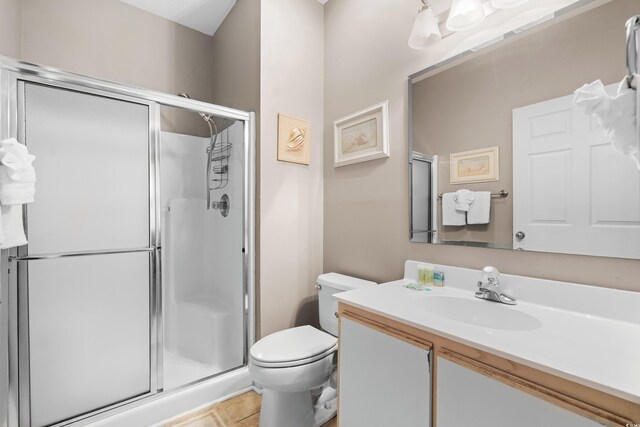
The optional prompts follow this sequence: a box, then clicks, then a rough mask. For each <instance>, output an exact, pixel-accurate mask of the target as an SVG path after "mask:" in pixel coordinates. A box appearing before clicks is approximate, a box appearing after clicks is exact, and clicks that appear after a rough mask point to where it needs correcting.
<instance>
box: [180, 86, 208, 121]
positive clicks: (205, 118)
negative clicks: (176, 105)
mask: <svg viewBox="0 0 640 427" xmlns="http://www.w3.org/2000/svg"><path fill="white" fill-rule="evenodd" d="M178 96H181V97H183V98H187V99H191V97H190V96H189V94H188V93H184V92H182V93H179V94H178ZM198 114H199V115H200V117H202V118H203V119H204V120H205V121H206V122H209V121H210V120H211V116H208V115H206V114H204V113H198Z"/></svg>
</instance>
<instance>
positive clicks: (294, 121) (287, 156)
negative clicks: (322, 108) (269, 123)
mask: <svg viewBox="0 0 640 427" xmlns="http://www.w3.org/2000/svg"><path fill="white" fill-rule="evenodd" d="M310 144H311V130H310V128H309V121H308V120H303V119H298V118H295V117H291V116H288V115H286V114H282V113H280V114H278V160H280V161H283V162H291V163H299V164H301V165H308V164H309V160H310V153H311V147H310V146H309V145H310Z"/></svg>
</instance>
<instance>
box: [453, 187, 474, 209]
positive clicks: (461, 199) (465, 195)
mask: <svg viewBox="0 0 640 427" xmlns="http://www.w3.org/2000/svg"><path fill="white" fill-rule="evenodd" d="M454 200H455V201H456V209H457V210H459V211H465V212H468V211H469V206H470V205H471V203H473V191H469V190H467V189H462V190H458V191H456V195H455V197H454Z"/></svg>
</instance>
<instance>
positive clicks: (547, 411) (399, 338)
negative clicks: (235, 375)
mask: <svg viewBox="0 0 640 427" xmlns="http://www.w3.org/2000/svg"><path fill="white" fill-rule="evenodd" d="M339 317H340V347H339V352H338V356H339V365H338V373H339V387H338V397H339V406H338V420H339V425H340V427H362V426H366V427H377V426H380V427H388V426H403V427H413V426H421V427H427V426H430V427H463V426H475V427H507V426H523V427H596V426H601V425H604V426H610V427H614V426H617V427H625V426H626V427H628V426H632V425H638V424H635V423H638V420H640V405H638V404H636V403H633V402H629V401H627V400H624V399H622V398H619V397H616V396H613V395H610V394H608V393H606V392H604V391H600V390H595V389H593V388H590V387H587V386H584V385H581V384H578V383H575V382H572V381H570V380H567V379H564V378H560V377H557V376H555V375H553V374H551V373H548V372H544V371H542V370H538V369H534V368H531V367H529V366H526V365H523V364H521V363H518V362H515V361H512V360H509V359H507V358H504V357H500V356H496V355H494V354H491V353H488V352H486V351H484V350H480V349H478V348H475V347H472V346H469V345H467V344H464V343H461V342H457V341H455V340H454V339H451V338H448V337H443V336H440V335H437V334H435V333H431V332H427V331H425V330H423V329H420V328H417V327H415V326H411V325H408V324H405V323H403V322H401V321H398V320H394V319H391V318H388V317H385V316H382V315H379V314H376V313H372V312H369V311H367V310H365V309H362V308H359V307H355V306H351V305H348V304H345V303H343V302H340V304H339ZM634 420H635V421H634Z"/></svg>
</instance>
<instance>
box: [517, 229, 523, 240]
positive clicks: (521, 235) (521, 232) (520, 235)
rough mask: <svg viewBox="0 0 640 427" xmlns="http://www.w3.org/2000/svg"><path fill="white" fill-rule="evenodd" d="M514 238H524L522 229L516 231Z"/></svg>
mask: <svg viewBox="0 0 640 427" xmlns="http://www.w3.org/2000/svg"><path fill="white" fill-rule="evenodd" d="M516 239H518V240H522V239H524V231H518V232H517V233H516Z"/></svg>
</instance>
